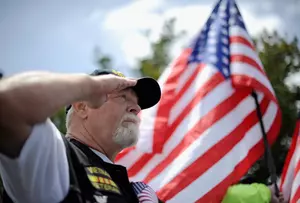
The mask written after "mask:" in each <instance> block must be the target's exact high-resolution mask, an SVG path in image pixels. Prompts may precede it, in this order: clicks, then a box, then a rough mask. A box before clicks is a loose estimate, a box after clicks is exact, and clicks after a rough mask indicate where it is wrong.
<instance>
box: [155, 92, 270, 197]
mask: <svg viewBox="0 0 300 203" xmlns="http://www.w3.org/2000/svg"><path fill="white" fill-rule="evenodd" d="M236 94H237V95H241V98H242V99H241V100H239V101H242V100H243V99H244V98H245V97H246V96H248V95H249V93H247V94H245V93H244V92H243V91H240V92H238V93H236ZM230 98H231V97H230ZM227 102H230V103H228V104H227V106H228V107H227V109H228V110H227V111H230V110H232V108H234V107H235V106H236V105H237V104H236V103H234V104H233V103H232V101H231V100H230V99H228V100H227ZM268 105H269V100H268V99H267V98H264V99H263V100H262V102H261V111H262V113H263V114H264V113H265V111H266V109H267V107H268ZM223 108H226V107H223ZM221 110H223V109H221V108H216V109H214V111H215V112H214V114H212V115H210V116H209V117H208V118H207V119H208V120H211V118H210V117H214V116H215V114H218V113H219V111H221ZM222 117H223V116H222ZM257 122H258V119H257V114H256V110H255V109H254V110H253V111H252V112H251V113H250V114H249V115H248V116H247V117H245V119H244V120H243V121H242V123H241V124H240V125H239V126H237V127H236V128H235V129H234V130H233V131H232V132H231V133H230V134H228V135H226V136H225V137H224V138H223V139H222V140H220V141H219V142H218V143H217V144H215V145H214V146H213V147H211V148H210V149H209V150H208V151H207V152H205V154H203V155H202V156H200V157H199V158H198V159H197V160H196V161H194V162H193V163H192V164H191V165H189V166H188V167H187V168H185V169H184V170H183V171H182V172H181V173H180V176H176V177H175V178H173V179H172V180H171V181H170V182H169V183H167V184H166V185H164V187H163V188H162V189H161V190H160V191H159V192H158V195H159V196H160V197H162V198H163V199H164V200H169V199H171V198H173V197H174V196H175V195H176V194H177V193H179V192H180V191H181V190H183V189H184V188H186V187H187V186H188V185H189V184H191V183H192V182H193V181H194V180H196V179H197V178H199V177H200V176H201V175H202V174H204V173H205V172H206V171H207V170H208V169H209V168H211V167H212V166H213V165H214V164H216V163H217V162H218V161H219V160H220V159H222V157H223V156H225V155H226V154H227V153H229V152H230V151H231V150H232V148H234V146H236V144H238V143H239V142H240V141H241V140H242V139H243V138H244V136H245V135H246V133H247V132H248V130H249V129H251V128H252V127H253V126H254V125H255V124H257ZM213 123H214V122H213ZM196 133H198V132H196ZM195 136H197V135H194V136H193V137H195ZM208 160H209V161H208ZM183 177H188V178H183Z"/></svg>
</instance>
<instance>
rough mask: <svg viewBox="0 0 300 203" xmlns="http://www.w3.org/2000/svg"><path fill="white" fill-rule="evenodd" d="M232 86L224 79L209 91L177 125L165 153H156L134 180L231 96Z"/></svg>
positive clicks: (164, 156) (163, 157) (166, 145)
mask: <svg viewBox="0 0 300 203" xmlns="http://www.w3.org/2000/svg"><path fill="white" fill-rule="evenodd" d="M228 87H229V88H228ZM230 87H231V83H230V81H224V82H223V83H221V84H219V85H218V86H217V87H216V88H215V89H213V90H212V91H211V92H210V93H208V94H207V95H206V97H204V98H203V99H202V100H201V101H200V102H199V103H198V104H197V105H196V106H195V107H194V108H193V109H192V110H191V111H190V113H189V114H188V115H187V116H185V118H184V119H183V121H182V122H181V123H180V124H179V125H178V126H177V128H176V129H175V131H174V133H173V134H172V135H171V137H170V139H169V140H168V141H167V142H166V143H165V147H164V149H163V154H157V155H155V157H154V158H153V159H152V160H151V161H150V162H149V163H148V164H147V165H146V166H145V167H144V168H143V169H142V170H141V171H140V172H139V173H138V174H137V175H136V176H135V177H134V178H133V180H143V179H144V178H145V177H146V176H147V175H148V174H149V173H150V171H151V170H152V169H153V168H154V167H155V166H156V165H157V164H158V163H160V162H161V161H163V160H164V159H165V158H166V157H167V156H168V155H169V153H170V152H171V151H172V150H173V149H174V148H175V147H176V146H177V145H178V144H179V143H180V142H181V140H182V139H183V137H184V136H185V134H186V133H187V132H188V131H190V130H191V129H192V128H193V127H194V126H195V125H196V123H197V122H198V121H199V120H200V119H201V118H202V117H204V116H205V115H206V114H207V113H208V112H209V111H211V110H213V109H214V108H215V106H217V105H218V104H220V103H221V102H222V101H224V100H225V99H227V98H228V97H230V96H231V95H232V93H233V92H234V90H233V88H230ZM224 90H225V91H224Z"/></svg>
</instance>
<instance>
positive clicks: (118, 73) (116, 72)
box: [112, 70, 125, 78]
mask: <svg viewBox="0 0 300 203" xmlns="http://www.w3.org/2000/svg"><path fill="white" fill-rule="evenodd" d="M112 72H113V73H114V74H116V75H118V76H120V77H122V78H125V75H123V73H121V72H119V71H116V70H112Z"/></svg>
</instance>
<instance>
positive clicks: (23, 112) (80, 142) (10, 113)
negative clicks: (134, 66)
mask: <svg viewBox="0 0 300 203" xmlns="http://www.w3.org/2000/svg"><path fill="white" fill-rule="evenodd" d="M160 95H161V92H160V88H159V85H158V83H157V82H156V81H155V80H154V79H152V78H141V79H138V80H133V79H126V78H125V77H124V76H123V75H122V74H120V73H119V72H116V71H112V72H103V71H102V72H101V71H98V70H96V71H95V72H93V73H92V75H91V76H88V75H85V74H71V75H65V74H55V73H45V72H42V73H41V72H38V73H24V74H20V75H16V76H13V77H10V78H5V79H3V80H2V81H1V82H0V132H1V134H0V153H1V154H0V173H1V175H2V178H3V183H4V188H5V191H6V193H5V201H4V202H22V203H26V202H28V203H54V202H72V203H76V202H91V203H92V202H98V203H106V202H108V203H109V202H122V203H123V202H124V203H125V202H130V203H134V202H139V200H138V198H137V194H136V190H134V189H133V188H134V187H133V185H132V184H131V183H130V182H129V180H128V176H127V171H126V169H125V168H124V167H122V166H119V165H115V164H113V162H114V159H115V157H116V155H117V154H118V153H119V152H120V151H121V150H122V149H124V148H126V147H129V146H132V145H134V144H135V143H136V142H137V139H138V125H139V122H140V121H139V118H138V116H137V114H138V113H139V112H140V110H141V109H146V108H150V107H152V106H153V105H155V104H156V103H157V102H158V101H159V100H160ZM69 104H71V105H69ZM67 105H69V106H68V108H67V121H66V125H67V136H66V137H67V138H64V137H63V136H61V134H60V132H59V131H58V129H57V128H56V127H55V126H54V124H53V123H52V122H51V121H50V119H49V117H50V116H51V115H52V114H54V113H55V112H56V111H57V110H58V109H60V108H61V107H63V106H67Z"/></svg>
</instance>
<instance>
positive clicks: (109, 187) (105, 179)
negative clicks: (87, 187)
mask: <svg viewBox="0 0 300 203" xmlns="http://www.w3.org/2000/svg"><path fill="white" fill-rule="evenodd" d="M85 169H86V172H87V176H88V178H89V180H90V181H91V183H92V185H93V186H94V187H95V188H96V189H98V190H105V191H109V192H115V193H118V194H121V192H120V189H119V187H118V186H117V184H116V183H115V182H114V181H113V180H112V179H111V177H110V175H109V174H108V173H107V172H106V171H105V170H103V169H101V168H98V167H86V168H85Z"/></svg>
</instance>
